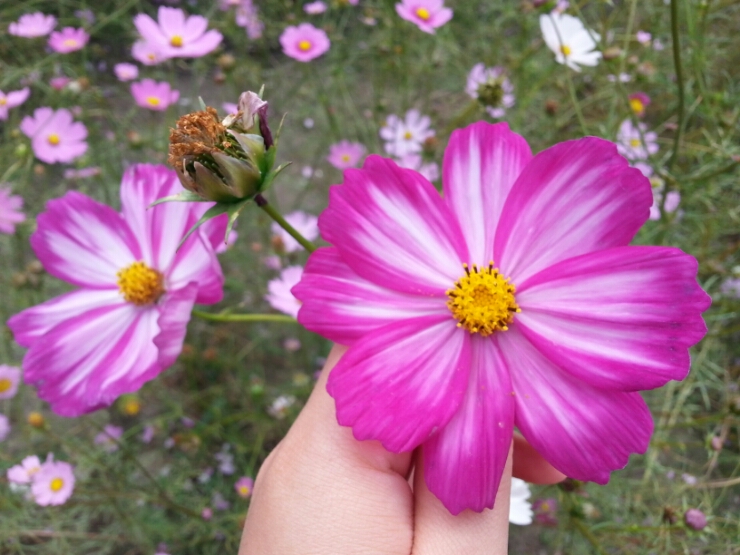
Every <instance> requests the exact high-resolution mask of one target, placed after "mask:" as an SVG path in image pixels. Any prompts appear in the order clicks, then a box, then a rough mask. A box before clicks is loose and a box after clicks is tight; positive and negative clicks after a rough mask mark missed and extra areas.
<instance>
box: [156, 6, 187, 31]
mask: <svg viewBox="0 0 740 555" xmlns="http://www.w3.org/2000/svg"><path fill="white" fill-rule="evenodd" d="M157 20H158V21H159V25H160V27H161V28H162V29H163V31H164V32H165V33H166V34H168V35H169V36H172V35H181V36H182V34H183V32H184V28H185V12H183V11H182V10H181V9H180V8H168V7H166V6H160V7H159V11H158V12H157Z"/></svg>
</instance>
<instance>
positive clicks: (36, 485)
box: [31, 455, 75, 507]
mask: <svg viewBox="0 0 740 555" xmlns="http://www.w3.org/2000/svg"><path fill="white" fill-rule="evenodd" d="M74 487H75V475H74V472H73V470H72V465H71V464H69V463H66V462H59V461H55V460H54V457H53V456H52V455H49V458H48V459H47V460H46V462H45V463H44V464H42V465H41V468H40V469H39V470H38V472H36V474H34V476H33V481H32V483H31V494H32V495H33V498H34V501H36V503H37V504H38V505H41V506H42V507H46V506H49V505H63V504H64V503H66V502H67V500H68V499H69V498H70V497H71V496H72V491H74Z"/></svg>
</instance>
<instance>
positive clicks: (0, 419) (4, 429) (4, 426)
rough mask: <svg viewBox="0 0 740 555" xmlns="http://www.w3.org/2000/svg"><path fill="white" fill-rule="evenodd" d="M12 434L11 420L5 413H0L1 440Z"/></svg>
mask: <svg viewBox="0 0 740 555" xmlns="http://www.w3.org/2000/svg"><path fill="white" fill-rule="evenodd" d="M9 434H10V420H8V417H7V416H5V415H4V414H0V441H5V438H7V437H8V435H9Z"/></svg>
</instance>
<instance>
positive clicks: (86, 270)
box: [8, 164, 225, 416]
mask: <svg viewBox="0 0 740 555" xmlns="http://www.w3.org/2000/svg"><path fill="white" fill-rule="evenodd" d="M120 191H121V204H122V212H120V213H119V212H116V211H115V210H113V209H112V208H110V207H108V206H106V205H104V204H101V203H99V202H97V201H94V200H93V199H91V198H89V197H87V196H85V195H83V194H80V193H77V192H74V191H70V192H68V193H66V194H65V195H64V196H63V197H62V198H60V199H55V200H51V201H49V202H48V203H47V205H46V211H45V212H43V213H41V214H40V215H39V216H38V218H37V222H38V228H37V230H36V231H35V233H34V234H33V235H32V236H31V246H32V247H33V249H34V251H35V253H36V256H37V257H38V259H39V260H40V261H41V263H42V264H43V265H44V268H45V269H46V271H47V272H48V273H49V274H51V275H52V276H54V277H57V278H59V279H62V280H64V281H67V282H68V283H70V284H72V285H73V286H76V287H77V289H76V290H74V291H71V292H69V293H66V294H64V295H61V296H59V297H56V298H54V299H51V300H49V301H47V302H45V303H43V304H41V305H38V306H35V307H32V308H29V309H27V310H24V311H23V312H21V313H20V314H16V315H15V316H13V317H12V318H11V319H10V320H9V321H8V326H9V327H10V329H11V330H12V332H13V334H14V336H15V340H16V341H17V342H18V343H19V344H20V345H21V346H23V347H26V348H28V352H27V353H26V356H25V358H24V359H23V364H22V367H23V371H24V379H25V381H26V383H29V384H31V385H36V386H37V387H38V394H39V397H41V399H43V400H45V401H47V402H49V403H51V408H52V409H53V410H54V411H55V412H57V413H58V414H61V415H63V416H78V415H80V414H83V413H87V412H90V411H93V410H96V409H98V408H101V407H105V406H108V405H110V404H111V403H113V402H114V401H115V400H116V398H117V397H119V396H120V395H123V394H124V393H131V392H134V391H136V390H138V389H139V388H140V387H141V386H142V385H143V384H144V383H145V382H147V381H149V380H151V379H153V378H155V377H156V376H157V375H159V374H160V373H161V372H162V371H164V370H165V369H166V368H168V367H169V366H171V365H172V364H173V363H174V361H175V360H176V358H177V356H178V355H179V353H180V350H181V348H182V343H183V339H184V337H185V331H186V328H187V324H188V321H189V319H190V312H191V309H192V307H193V304H194V303H202V304H211V303H215V302H218V301H220V300H221V297H222V294H223V293H222V285H223V276H222V274H221V269H220V266H219V263H218V260H217V258H216V254H215V253H214V249H213V245H212V244H211V242H210V239H209V238H208V237H207V236H206V235H205V234H204V233H202V232H201V231H196V232H195V233H193V234H192V235H191V236H190V237H189V238H188V240H187V241H185V243H184V244H183V246H182V247H180V248H179V250H178V244H179V242H180V240H181V239H182V237H183V236H184V235H185V233H186V231H187V230H189V229H190V228H191V227H192V226H193V224H194V223H195V222H196V221H197V220H198V219H199V218H200V216H201V215H202V214H203V212H204V211H205V210H206V209H207V208H208V205H207V204H206V203H180V202H173V203H165V204H160V205H157V206H155V207H152V208H149V205H150V204H151V203H152V202H154V201H155V200H157V199H159V198H162V197H165V196H168V195H172V194H175V193H178V192H180V191H182V187H181V186H180V183H179V180H178V179H177V175H176V174H175V172H174V171H172V170H170V169H168V168H165V167H163V166H150V165H144V164H141V165H135V166H133V167H131V168H129V169H128V170H127V171H126V172H125V173H124V176H123V180H122V183H121V189H120ZM224 226H225V223H224ZM223 232H224V231H223V230H222V232H221V238H223Z"/></svg>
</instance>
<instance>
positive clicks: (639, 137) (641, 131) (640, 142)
mask: <svg viewBox="0 0 740 555" xmlns="http://www.w3.org/2000/svg"><path fill="white" fill-rule="evenodd" d="M617 150H619V154H621V155H622V156H624V157H625V158H627V159H628V160H632V161H635V160H647V159H648V158H649V157H650V155H651V154H655V153H656V152H658V150H660V146H658V134H657V133H656V132H655V131H648V130H647V125H645V124H644V123H638V124H637V125H635V124H633V123H632V121H631V120H629V119H626V120H624V121H623V122H622V123H621V124H620V125H619V130H618V131H617Z"/></svg>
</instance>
